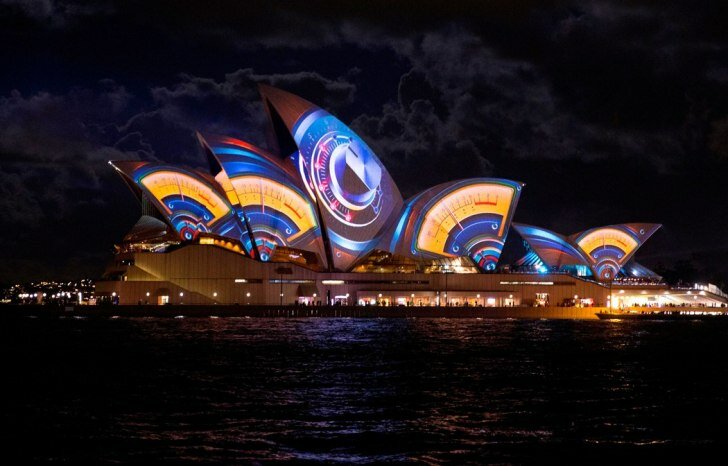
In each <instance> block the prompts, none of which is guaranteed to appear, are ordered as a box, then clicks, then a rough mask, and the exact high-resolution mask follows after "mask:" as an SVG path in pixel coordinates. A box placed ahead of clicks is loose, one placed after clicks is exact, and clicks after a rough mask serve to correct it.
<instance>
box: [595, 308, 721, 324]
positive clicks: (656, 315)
mask: <svg viewBox="0 0 728 466" xmlns="http://www.w3.org/2000/svg"><path fill="white" fill-rule="evenodd" d="M596 315H597V317H598V318H599V319H601V320H722V321H728V312H727V311H719V310H707V309H676V310H672V309H671V310H665V309H660V310H654V311H604V312H597V313H596Z"/></svg>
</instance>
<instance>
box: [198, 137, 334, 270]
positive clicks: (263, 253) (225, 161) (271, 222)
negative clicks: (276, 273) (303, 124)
mask: <svg viewBox="0 0 728 466" xmlns="http://www.w3.org/2000/svg"><path fill="white" fill-rule="evenodd" d="M198 139H199V140H200V143H201V144H202V146H203V148H204V149H205V150H206V151H207V152H208V155H209V156H212V157H213V159H212V160H211V161H210V162H211V166H212V169H213V172H217V173H214V174H215V179H216V180H217V181H218V182H219V183H220V186H222V188H223V190H224V191H225V193H226V194H227V196H228V199H229V201H230V202H231V203H232V204H233V205H234V206H235V208H236V209H238V211H239V216H240V218H241V219H242V220H243V222H244V223H245V225H246V226H247V228H248V230H249V232H250V234H251V238H252V239H251V241H248V242H247V243H246V249H248V251H249V252H250V255H251V256H253V257H258V258H259V259H260V260H262V261H268V260H270V259H271V258H272V257H274V253H275V251H276V248H278V247H279V246H286V247H292V248H297V249H300V250H303V251H309V252H312V253H315V254H316V257H317V263H318V264H319V265H321V266H322V267H323V268H326V253H325V251H324V244H323V239H322V237H321V228H320V224H319V221H318V217H317V215H316V206H315V204H314V203H313V202H312V201H311V199H310V198H309V197H308V195H307V194H306V193H305V192H304V189H303V188H302V187H301V186H300V183H299V182H297V180H296V179H295V176H296V174H295V172H293V171H292V170H290V169H287V168H286V166H285V165H284V164H282V163H281V162H280V159H278V158H277V157H275V156H273V155H271V154H268V153H267V152H265V151H264V150H263V149H260V148H258V147H255V146H253V145H252V144H248V143H246V142H244V141H240V140H238V139H234V138H230V137H226V136H205V137H203V136H202V135H199V134H198Z"/></svg>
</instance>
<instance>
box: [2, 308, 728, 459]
mask: <svg viewBox="0 0 728 466" xmlns="http://www.w3.org/2000/svg"><path fill="white" fill-rule="evenodd" d="M2 323H3V326H2V328H3V335H2V341H3V345H4V348H3V351H2V354H3V359H4V360H3V365H4V367H5V368H6V374H7V378H6V379H7V381H6V386H7V387H9V388H10V391H11V394H10V396H6V397H5V398H4V406H3V410H2V412H3V417H2V419H3V423H4V426H3V427H5V429H4V430H6V431H10V432H12V433H11V434H10V436H9V437H8V438H6V441H8V445H10V449H9V450H8V451H9V452H10V453H9V455H10V457H13V456H15V457H17V458H19V459H23V460H26V461H30V460H43V461H45V460H51V459H52V460H54V461H62V462H80V461H91V462H95V463H103V462H116V461H121V462H137V461H142V460H144V461H145V462H173V463H180V462H182V463H184V462H188V463H200V462H201V463H206V462H209V463H218V464H219V463H229V464H237V463H240V462H249V461H257V460H261V461H263V462H266V461H296V462H298V461H303V462H356V463H372V462H375V463H379V462H409V461H415V462H425V463H441V462H457V463H460V462H472V463H482V462H502V463H523V462H527V463H528V462H572V461H592V462H614V461H617V460H619V459H622V458H630V459H632V460H634V459H635V458H639V457H644V458H649V459H650V460H651V461H654V460H657V459H660V458H664V459H673V460H674V459H676V458H680V455H685V456H686V457H689V458H691V459H693V460H694V459H695V458H696V456H695V455H697V454H700V453H702V452H706V451H707V450H708V449H710V448H712V447H714V448H718V447H719V446H720V445H721V444H722V443H723V442H724V432H725V431H726V427H728V421H726V419H728V416H726V414H728V409H727V408H728V402H727V401H726V400H727V397H726V380H727V377H726V373H727V371H728V365H727V364H726V362H728V361H726V359H728V356H726V351H725V341H726V336H728V327H725V326H722V325H720V324H718V325H706V324H705V323H702V324H693V323H684V322H679V323H664V322H663V323H659V322H657V323H648V322H645V323H629V322H593V321H551V320H549V321H543V320H533V321H530V320H508V321H506V320H487V319H486V320H459V319H331V318H308V319H244V318H219V319H208V318H204V319H203V318H185V319H148V318H147V319H127V318H119V319H114V320H110V319H109V320H107V319H86V320H74V319H65V320H49V319H44V318H39V319H32V320H31V319H19V320H8V321H4V322H2ZM27 443H32V444H33V448H32V449H27V448H23V447H21V446H22V445H24V444H27Z"/></svg>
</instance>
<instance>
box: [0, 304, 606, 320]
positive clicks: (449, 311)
mask: <svg viewBox="0 0 728 466" xmlns="http://www.w3.org/2000/svg"><path fill="white" fill-rule="evenodd" d="M606 310H607V309H606V308H604V307H436V306H429V307H417V306H392V307H380V306H234V305H233V306H230V305H174V304H171V305H165V306H146V305H141V306H140V305H121V306H112V305H108V306H65V307H56V306H36V305H23V306H14V305H6V306H0V313H1V314H2V315H3V316H8V317H10V316H18V317H55V318H57V317H61V316H63V317H101V318H111V317H166V318H173V317H181V316H183V317H187V318H209V317H267V318H276V317H281V318H286V317H287V318H312V317H313V318H316V317H356V318H452V319H467V318H470V319H474V318H479V319H582V320H583V319H588V320H595V319H597V316H596V313H597V312H604V311H606Z"/></svg>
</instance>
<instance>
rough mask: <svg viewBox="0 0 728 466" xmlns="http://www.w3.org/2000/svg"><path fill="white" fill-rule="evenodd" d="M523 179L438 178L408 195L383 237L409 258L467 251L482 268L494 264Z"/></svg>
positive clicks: (396, 250)
mask: <svg viewBox="0 0 728 466" xmlns="http://www.w3.org/2000/svg"><path fill="white" fill-rule="evenodd" d="M522 187H523V184H522V183H518V182H515V181H510V180H504V179H495V178H472V179H466V180H460V181H454V182H450V183H443V184H440V185H438V186H435V187H433V188H430V189H428V190H427V191H425V192H423V193H421V194H419V195H417V196H415V197H414V198H413V199H411V200H409V201H408V202H407V203H406V205H405V208H404V209H403V212H402V214H401V215H400V217H399V219H398V221H397V222H396V223H394V224H393V231H391V233H390V235H388V237H385V240H386V241H388V242H389V245H388V249H389V250H390V251H392V252H394V253H397V254H400V255H403V256H409V257H413V258H419V259H421V258H444V257H450V258H452V257H460V256H467V257H470V258H471V259H472V260H473V262H474V263H475V264H477V265H478V267H479V268H480V269H481V270H494V269H495V267H496V265H497V264H498V259H499V258H500V255H501V252H502V250H503V245H504V244H505V239H506V235H507V234H508V227H509V226H510V223H511V218H512V217H513V214H514V212H515V209H516V205H517V204H518V199H519V197H520V194H521V189H522Z"/></svg>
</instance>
